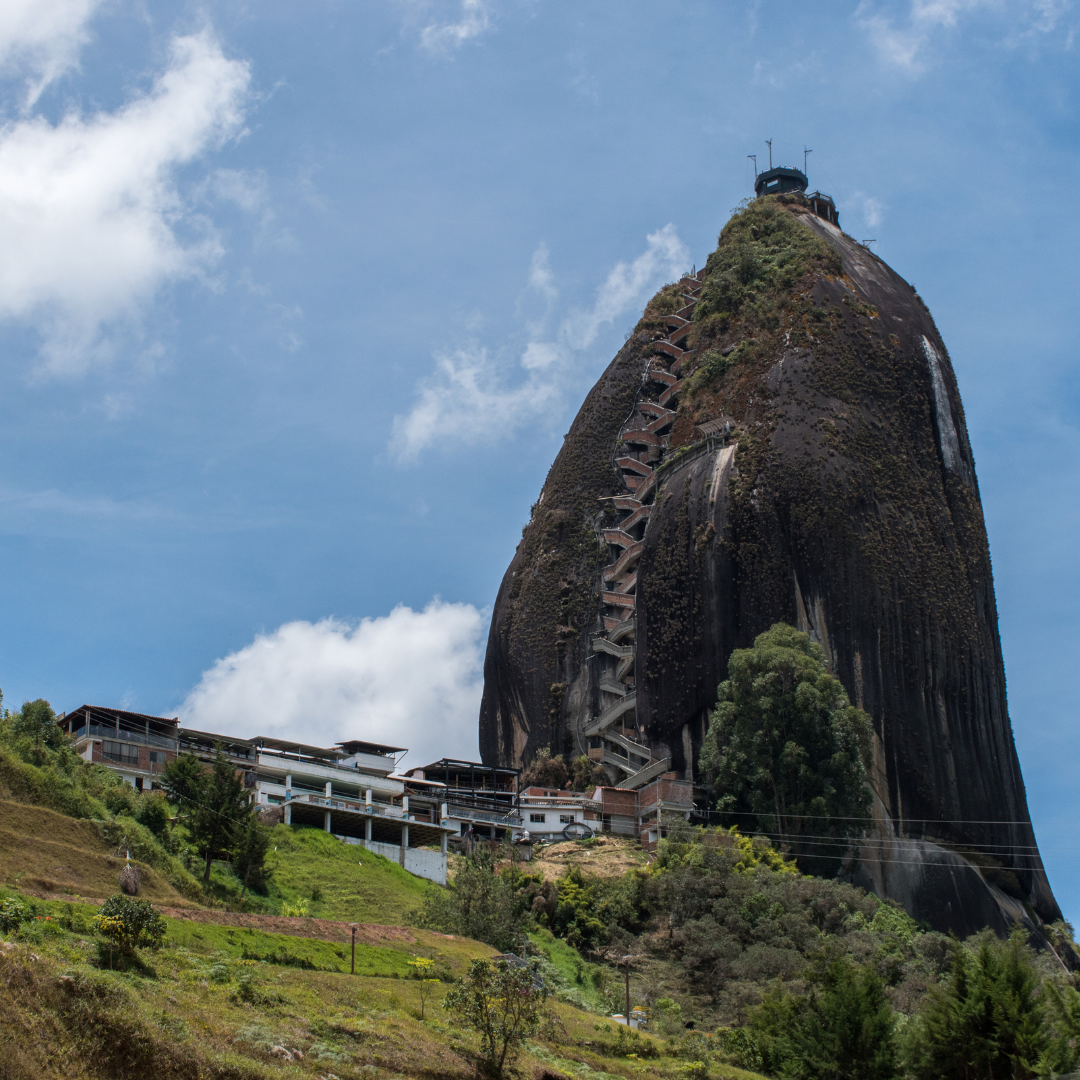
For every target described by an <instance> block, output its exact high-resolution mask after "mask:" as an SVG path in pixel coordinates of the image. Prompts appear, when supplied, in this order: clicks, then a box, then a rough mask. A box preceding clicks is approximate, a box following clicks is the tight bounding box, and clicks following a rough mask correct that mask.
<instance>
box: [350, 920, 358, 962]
mask: <svg viewBox="0 0 1080 1080" xmlns="http://www.w3.org/2000/svg"><path fill="white" fill-rule="evenodd" d="M357 925H358V924H357V923H354V922H351V923H349V929H350V930H351V931H352V963H350V964H349V974H350V975H355V974H356V928H357Z"/></svg>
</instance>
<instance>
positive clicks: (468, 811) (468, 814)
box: [447, 802, 521, 825]
mask: <svg viewBox="0 0 1080 1080" xmlns="http://www.w3.org/2000/svg"><path fill="white" fill-rule="evenodd" d="M447 810H448V812H449V814H450V816H451V817H456V818H465V819H466V820H467V821H490V822H491V823H492V824H494V825H502V824H505V825H520V824H521V814H519V813H518V812H517V811H514V810H511V811H509V812H507V813H505V814H498V813H494V812H493V811H491V810H477V809H476V807H474V806H462V805H460V804H459V803H456V802H452V803H449V804H448V805H447Z"/></svg>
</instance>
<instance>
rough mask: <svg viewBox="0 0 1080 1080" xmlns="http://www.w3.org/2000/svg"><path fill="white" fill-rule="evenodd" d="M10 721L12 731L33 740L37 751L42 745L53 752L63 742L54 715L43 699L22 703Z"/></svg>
mask: <svg viewBox="0 0 1080 1080" xmlns="http://www.w3.org/2000/svg"><path fill="white" fill-rule="evenodd" d="M11 719H12V728H13V729H14V731H15V732H16V733H17V734H19V735H27V736H29V737H30V738H31V739H33V740H34V747H35V749H36V750H38V751H40V750H41V748H42V746H43V745H44V746H48V747H50V748H52V749H54V750H55V749H56V748H57V747H58V746H60V745H61V744H62V743H63V741H64V733H63V732H62V731H61V730H60V725H59V724H58V723H57V722H56V713H54V712H53V707H52V706H51V705H50V704H49V703H48V702H47V701H46V700H45V699H44V698H38V699H37V700H36V701H24V702H23V706H22V708H21V709H20V710H19V711H18V712H17V713H15V715H14V716H13V717H12V718H11Z"/></svg>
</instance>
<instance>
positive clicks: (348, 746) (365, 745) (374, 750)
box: [337, 739, 408, 757]
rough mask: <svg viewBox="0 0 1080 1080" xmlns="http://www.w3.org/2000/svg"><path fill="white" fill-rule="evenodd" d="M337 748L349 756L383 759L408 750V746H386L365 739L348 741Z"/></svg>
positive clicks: (340, 743) (339, 744)
mask: <svg viewBox="0 0 1080 1080" xmlns="http://www.w3.org/2000/svg"><path fill="white" fill-rule="evenodd" d="M337 746H338V748H339V749H340V750H341V752H342V753H343V754H345V755H347V756H348V755H351V754H381V755H382V756H383V757H389V756H391V755H392V754H400V753H401V752H402V751H403V750H408V747H407V746H384V745H383V744H382V743H377V742H366V741H365V740H364V739H348V740H346V741H345V742H339V743H338V744H337Z"/></svg>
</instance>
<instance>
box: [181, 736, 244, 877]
mask: <svg viewBox="0 0 1080 1080" xmlns="http://www.w3.org/2000/svg"><path fill="white" fill-rule="evenodd" d="M161 779H162V783H163V784H164V785H165V786H166V787H167V788H168V789H169V791H170V793H171V794H172V796H173V798H174V799H176V800H177V801H178V802H179V804H180V817H181V820H182V821H183V823H184V825H185V826H186V827H187V830H188V832H189V833H190V834H191V838H192V840H193V841H194V842H195V846H196V849H197V850H198V851H199V854H200V855H202V856H203V857H204V858H205V859H206V869H205V870H204V872H203V884H204V885H206V884H209V882H210V865H211V863H212V862H213V859H214V856H215V855H216V854H217V853H218V852H219V851H221V850H222V849H223V848H225V847H229V846H231V841H232V840H233V839H234V838H235V837H236V832H237V828H238V826H241V827H242V826H243V825H244V824H245V823H246V821H247V817H248V814H249V803H250V799H249V796H248V793H247V792H246V791H245V790H244V784H243V781H242V779H241V778H240V776H239V775H238V774H237V770H236V768H235V767H234V766H233V765H231V764H230V763H229V760H228V759H227V758H226V757H225V755H224V754H223V753H222V752H221V751H220V750H219V751H218V753H217V755H216V756H215V758H214V763H213V765H212V766H211V767H210V768H209V769H207V768H206V767H205V766H204V765H203V764H202V763H201V762H200V761H199V760H198V759H197V758H195V757H194V756H193V755H191V754H181V755H180V756H179V757H177V758H176V759H175V760H174V761H171V762H169V764H168V765H167V766H166V767H165V770H164V771H163V773H162V778H161Z"/></svg>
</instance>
